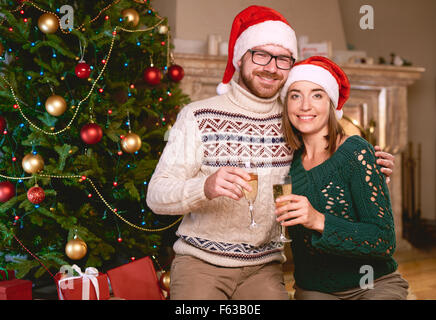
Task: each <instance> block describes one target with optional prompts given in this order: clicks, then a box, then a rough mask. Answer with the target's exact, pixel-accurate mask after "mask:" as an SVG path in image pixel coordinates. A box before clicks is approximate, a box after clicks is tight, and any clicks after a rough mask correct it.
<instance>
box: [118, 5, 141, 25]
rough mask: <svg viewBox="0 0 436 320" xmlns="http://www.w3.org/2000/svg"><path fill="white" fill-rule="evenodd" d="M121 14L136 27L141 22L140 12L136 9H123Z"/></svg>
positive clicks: (128, 22)
mask: <svg viewBox="0 0 436 320" xmlns="http://www.w3.org/2000/svg"><path fill="white" fill-rule="evenodd" d="M121 16H122V17H123V19H124V21H126V22H127V24H129V25H131V26H133V27H136V26H137V25H138V23H139V13H138V11H136V10H135V9H132V8H129V9H124V10H123V11H121Z"/></svg>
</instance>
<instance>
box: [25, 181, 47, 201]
mask: <svg viewBox="0 0 436 320" xmlns="http://www.w3.org/2000/svg"><path fill="white" fill-rule="evenodd" d="M27 199H28V200H29V201H30V202H32V203H33V204H39V203H41V202H42V201H44V199H45V192H44V189H42V188H41V187H40V186H38V185H37V184H36V185H35V186H34V187H32V188H30V189H29V190H28V191H27Z"/></svg>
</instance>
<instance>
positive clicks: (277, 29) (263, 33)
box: [232, 20, 298, 71]
mask: <svg viewBox="0 0 436 320" xmlns="http://www.w3.org/2000/svg"><path fill="white" fill-rule="evenodd" d="M267 44H276V45H280V46H282V47H283V48H285V49H288V50H289V51H290V52H291V54H292V56H293V57H294V58H295V59H297V58H298V49H297V48H298V47H297V38H296V36H295V31H294V30H293V29H292V28H291V27H290V26H289V25H288V24H286V23H284V22H282V21H279V20H268V21H264V22H261V23H258V24H255V25H252V26H250V27H248V28H247V29H245V30H244V31H243V32H242V33H241V34H240V36H239V37H238V39H237V40H236V43H235V46H234V48H233V61H232V62H233V66H234V67H235V69H236V70H238V71H239V66H238V61H239V60H241V58H242V56H243V55H244V54H245V52H247V50H248V49H251V48H254V47H257V46H263V45H267Z"/></svg>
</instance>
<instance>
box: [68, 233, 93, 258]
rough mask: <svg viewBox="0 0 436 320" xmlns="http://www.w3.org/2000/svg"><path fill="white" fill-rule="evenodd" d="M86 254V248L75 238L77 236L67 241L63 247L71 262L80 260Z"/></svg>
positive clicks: (81, 241) (83, 242) (84, 243)
mask: <svg viewBox="0 0 436 320" xmlns="http://www.w3.org/2000/svg"><path fill="white" fill-rule="evenodd" d="M87 252H88V246H87V245H86V242H85V241H83V240H82V239H80V238H79V237H77V235H75V236H74V238H73V239H71V240H70V241H68V242H67V244H66V246H65V254H66V255H67V256H68V258H70V259H71V260H80V259H82V258H83V257H84V256H86V253H87Z"/></svg>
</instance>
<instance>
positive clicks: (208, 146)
mask: <svg viewBox="0 0 436 320" xmlns="http://www.w3.org/2000/svg"><path fill="white" fill-rule="evenodd" d="M194 116H195V118H196V120H197V123H198V128H199V131H200V134H201V140H202V143H203V150H204V156H203V164H204V165H207V166H212V167H222V166H229V165H230V166H239V167H243V166H244V163H245V162H246V161H250V163H252V164H254V166H255V167H258V168H262V167H284V166H287V165H289V163H290V161H291V160H292V153H291V151H290V150H289V148H288V147H287V146H286V144H285V139H284V137H283V134H282V123H281V117H282V115H281V113H278V114H275V115H272V116H268V117H263V118H262V117H249V116H246V115H243V114H241V113H230V112H226V111H220V110H217V109H198V110H196V111H195V112H194Z"/></svg>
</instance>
